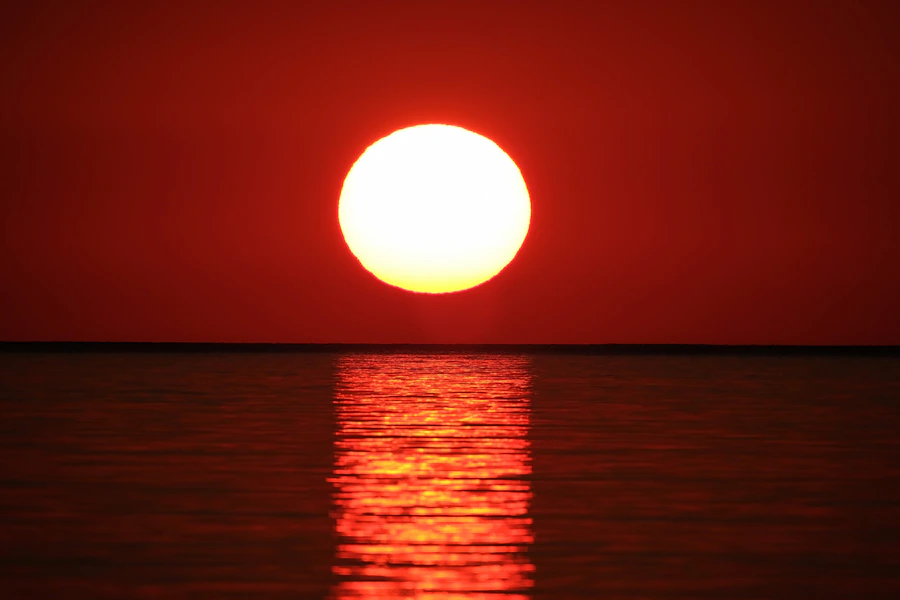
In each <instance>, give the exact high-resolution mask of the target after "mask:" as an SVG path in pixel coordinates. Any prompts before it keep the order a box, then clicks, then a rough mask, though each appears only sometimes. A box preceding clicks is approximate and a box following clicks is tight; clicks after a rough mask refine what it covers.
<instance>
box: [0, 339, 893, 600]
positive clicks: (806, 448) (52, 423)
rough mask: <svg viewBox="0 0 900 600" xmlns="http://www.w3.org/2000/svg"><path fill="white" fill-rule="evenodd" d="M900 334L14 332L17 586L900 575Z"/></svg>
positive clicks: (644, 582) (747, 588) (309, 586)
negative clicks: (876, 342) (555, 349)
mask: <svg viewBox="0 0 900 600" xmlns="http://www.w3.org/2000/svg"><path fill="white" fill-rule="evenodd" d="M898 402H900V360H898V359H897V358H891V357H868V358H862V357H855V358H854V357H838V356H831V357H803V356H789V357H771V356H770V357H763V356H756V357H754V356H728V357H716V356H586V355H577V354H563V355H544V354H525V353H523V354H509V353H507V354H488V353H463V352H439V353H427V352H412V353H405V354H404V353H394V354H391V353H365V352H347V353H333V354H314V353H313V354H310V353H297V354H265V353H248V354H214V353H211V354H161V353H148V354H139V353H138V354H52V353H45V354H21V355H19V354H11V353H7V354H0V411H2V419H0V469H2V470H0V536H2V537H0V539H2V541H0V579H2V583H3V589H4V590H5V595H6V597H12V598H30V597H53V596H57V595H59V596H66V597H73V598H251V597H252V598H281V597H285V598H287V597H291V598H297V597H301V598H364V597H387V598H390V597H394V598H401V597H403V598H409V597H414V598H415V597H418V598H470V599H475V598H593V597H600V596H603V597H609V598H704V597H706V598H775V597H798V598H856V597H866V598H891V597H897V596H898V594H900V542H898V540H900V441H898V440H900V434H898V432H900V404H898Z"/></svg>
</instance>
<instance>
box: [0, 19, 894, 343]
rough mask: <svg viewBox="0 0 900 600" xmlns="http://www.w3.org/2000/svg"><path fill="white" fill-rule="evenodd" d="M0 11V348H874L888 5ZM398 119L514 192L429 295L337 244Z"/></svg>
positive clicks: (890, 275)
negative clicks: (474, 139) (500, 165)
mask: <svg viewBox="0 0 900 600" xmlns="http://www.w3.org/2000/svg"><path fill="white" fill-rule="evenodd" d="M7 4H14V3H7ZM18 4H20V5H23V6H24V8H23V7H22V6H20V7H17V8H14V9H13V8H4V9H2V11H4V14H0V23H2V25H0V50H2V57H3V58H2V59H0V61H2V64H0V68H2V78H3V86H2V88H3V94H2V95H0V109H2V110H0V132H2V133H0V142H2V143H0V149H2V166H0V169H2V173H0V176H2V178H0V186H2V196H0V282H2V284H0V285H2V289H0V339H2V340H134V341H167V340H168V341H272V342H457V341H459V342H500V343H506V342H510V343H515V342H523V343H730V344H755V343H763V344H782V343H788V344H898V343H900V316H898V315H900V310H898V307H900V234H898V232H897V227H898V223H900V114H898V106H900V37H898V36H897V35H896V31H897V30H898V27H900V19H898V11H897V9H895V8H893V7H892V6H891V4H892V3H889V2H882V3H875V2H849V1H848V2H768V3H763V4H760V3H755V2H741V3H728V2H724V3H715V2H696V3H693V2H686V3H681V2H656V3H646V2H609V3H603V2H569V3H566V2H530V3H529V2H500V1H492V2H402V3H401V2H284V3H278V4H275V3H268V4H267V3H264V2H234V3H213V2H209V3H202V4H201V3H193V4H192V3H171V4H165V3H144V4H146V6H144V7H142V8H140V7H135V6H132V3H118V2H110V3H108V5H107V6H103V4H104V3H100V2H97V3H77V4H79V5H80V6H78V7H76V6H74V5H75V4H76V3H68V2H66V3H63V2H60V3H58V5H55V6H54V5H53V4H52V3H47V2H45V3H18ZM25 5H27V6H25ZM11 11H13V12H11ZM427 122H442V123H451V124H455V125H460V126H463V127H466V128H469V129H472V130H473V131H477V132H479V133H482V134H484V135H487V136H488V137H490V138H492V139H493V140H494V141H496V142H497V143H498V144H500V145H501V146H502V147H503V148H504V149H505V150H506V151H507V152H508V153H509V154H510V155H511V156H512V157H513V159H514V160H515V161H516V162H517V163H518V165H519V167H520V168H521V170H522V172H523V175H524V176H525V179H526V181H527V183H528V185H529V189H530V192H531V195H532V203H533V219H532V226H531V231H530V233H529V236H528V238H527V239H526V241H525V244H524V246H523V247H522V249H521V251H520V252H519V255H518V256H517V257H516V259H515V260H514V261H513V262H512V263H511V264H510V265H509V267H508V268H507V269H506V270H505V271H504V272H502V273H501V274H500V275H499V276H498V277H496V278H495V279H494V280H492V281H490V282H488V283H486V284H484V285H483V286H481V287H479V288H476V289H474V290H471V291H468V292H463V293H461V294H455V295H449V296H420V295H414V294H410V293H408V292H404V291H402V290H399V289H395V288H391V287H388V286H386V285H384V284H382V283H380V282H378V281H377V280H375V279H374V278H373V277H372V276H371V275H369V274H368V273H367V272H366V271H364V270H363V269H362V268H361V267H360V266H359V264H358V263H357V262H356V260H355V259H354V258H353V256H352V255H351V254H350V252H349V251H348V250H347V248H346V246H345V244H344V242H343V239H342V237H341V234H340V229H339V227H338V221H337V200H338V195H339V193H340V188H341V183H342V181H343V178H344V175H345V174H346V172H347V170H348V169H349V168H350V166H351V165H352V163H353V161H354V160H355V159H356V158H357V157H358V155H359V154H360V153H361V152H362V151H363V150H364V149H365V148H366V147H367V146H368V145H369V144H371V143H372V142H374V141H375V140H376V139H378V138H380V137H382V136H383V135H386V134H387V133H390V132H391V131H393V130H395V129H397V128H400V127H404V126H408V125H413V124H418V123H427Z"/></svg>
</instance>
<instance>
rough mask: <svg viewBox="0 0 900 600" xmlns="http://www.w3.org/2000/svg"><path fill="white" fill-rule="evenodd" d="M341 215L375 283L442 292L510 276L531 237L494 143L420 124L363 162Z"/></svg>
mask: <svg viewBox="0 0 900 600" xmlns="http://www.w3.org/2000/svg"><path fill="white" fill-rule="evenodd" d="M338 219H339V221H340V226H341V231H342V232H343V234H344V239H345V240H346V242H347V245H348V246H349V247H350V251H351V252H352V253H353V254H354V255H355V256H356V258H357V259H359V262H360V263H361V264H362V266H363V267H365V268H366V269H367V270H368V271H369V272H371V273H372V274H373V275H375V276H376V277H377V278H378V279H380V280H382V281H384V282H385V283H388V284H390V285H393V286H397V287H399V288H403V289H405V290H409V291H412V292H426V293H432V294H438V293H444V292H457V291H461V290H466V289H469V288H472V287H475V286H477V285H479V284H481V283H484V282H485V281H487V280H489V279H491V278H492V277H494V276H495V275H497V273H499V272H500V271H501V270H503V268H504V267H506V265H508V264H509V262H510V261H511V260H512V259H513V257H515V255H516V253H517V252H518V250H519V248H520V247H521V245H522V242H524V240H525V236H526V234H527V233H528V226H529V223H530V221H531V202H530V199H529V197H528V189H527V188H526V186H525V181H524V179H523V178H522V174H521V172H520V171H519V169H518V167H517V166H516V164H515V163H514V162H513V160H512V159H511V158H510V157H509V156H508V155H507V154H506V152H504V151H503V150H502V149H501V148H500V147H499V146H498V145H497V144H495V143H494V142H492V141H491V140H489V139H487V138H486V137H484V136H481V135H479V134H477V133H473V132H471V131H468V130H466V129H463V128H461V127H454V126H451V125H418V126H415V127H409V128H406V129H400V130H398V131H395V132H394V133H392V134H390V135H388V136H387V137H384V138H382V139H380V140H378V141H377V142H375V143H374V144H372V145H371V146H369V147H368V148H367V149H366V151H365V152H363V154H362V155H361V156H360V157H359V159H357V161H356V163H355V164H354V165H353V167H352V168H351V169H350V172H349V173H348V174H347V178H346V179H345V180H344V186H343V189H342V190H341V197H340V202H339V204H338Z"/></svg>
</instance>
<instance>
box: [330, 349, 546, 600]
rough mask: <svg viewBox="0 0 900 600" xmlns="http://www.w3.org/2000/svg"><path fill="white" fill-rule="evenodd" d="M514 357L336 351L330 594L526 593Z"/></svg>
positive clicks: (523, 363)
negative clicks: (333, 544)
mask: <svg viewBox="0 0 900 600" xmlns="http://www.w3.org/2000/svg"><path fill="white" fill-rule="evenodd" d="M530 379H531V377H530V373H529V362H528V359H527V357H518V356H486V355H457V354H446V355H416V354H410V355H348V356H343V357H341V358H340V359H339V361H338V365H337V387H336V394H335V405H336V411H337V422H338V424H337V438H336V441H335V465H334V476H333V478H332V479H331V482H332V484H333V485H334V511H335V513H334V518H335V523H336V529H337V535H338V549H337V557H336V561H335V566H334V573H335V576H336V578H337V583H336V587H335V590H334V592H335V593H334V596H335V597H336V598H362V597H365V598H371V597H378V598H422V599H425V598H429V599H430V598H435V599H437V598H441V599H451V598H452V599H456V598H460V599H462V598H465V599H468V600H474V599H479V598H494V599H499V598H504V599H506V600H510V599H512V598H526V597H527V596H528V590H529V589H530V588H531V586H532V575H533V571H534V567H533V566H532V564H531V562H530V561H529V559H528V555H527V550H528V547H529V545H530V544H531V543H532V541H533V539H534V538H533V534H532V530H531V519H530V518H529V516H528V507H529V502H530V500H531V489H530V484H529V481H528V477H529V476H530V474H531V461H530V456H529V446H528V440H527V433H528V420H529V398H528V395H529V387H530Z"/></svg>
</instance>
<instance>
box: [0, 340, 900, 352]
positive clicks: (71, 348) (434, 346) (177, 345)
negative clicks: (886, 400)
mask: <svg viewBox="0 0 900 600" xmlns="http://www.w3.org/2000/svg"><path fill="white" fill-rule="evenodd" d="M397 350H403V351H408V352H422V351H441V352H495V353H533V354H608V355H616V354H622V355H627V354H633V355H634V354H648V355H653V354H657V355H678V354H746V355H752V354H768V355H878V356H890V355H900V345H888V344H880V345H850V344H818V345H810V344H681V343H676V344H664V343H663V344H660V343H657V344H621V343H600V344H593V343H585V344H572V343H551V344H533V343H526V344H520V343H458V344H452V343H410V342H397V343H359V342H319V343H310V342H122V341H115V342H101V341H0V352H3V353H13V352H46V353H54V352H55V353H97V352H137V353H140V352H145V353H151V352H171V353H177V352H182V353H198V352H202V353H228V352H232V353H236V352H248V353H251V352H295V353H328V352H334V353H340V352H390V351H397Z"/></svg>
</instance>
